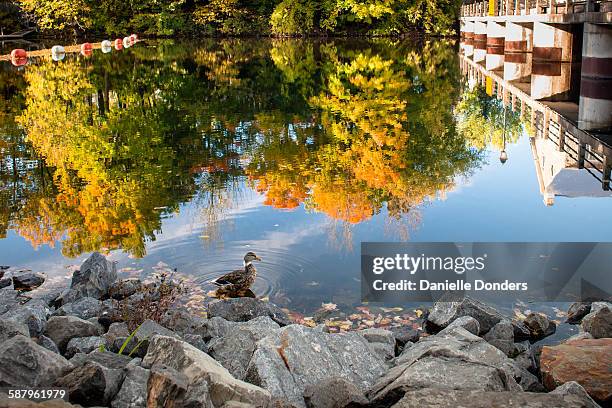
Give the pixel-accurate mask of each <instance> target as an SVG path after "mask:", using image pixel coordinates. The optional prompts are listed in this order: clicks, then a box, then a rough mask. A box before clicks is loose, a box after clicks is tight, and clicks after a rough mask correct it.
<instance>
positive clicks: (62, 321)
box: [45, 316, 102, 353]
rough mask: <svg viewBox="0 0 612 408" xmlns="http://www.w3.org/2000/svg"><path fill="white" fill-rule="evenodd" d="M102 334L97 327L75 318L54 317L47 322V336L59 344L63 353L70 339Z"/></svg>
mask: <svg viewBox="0 0 612 408" xmlns="http://www.w3.org/2000/svg"><path fill="white" fill-rule="evenodd" d="M100 334H102V333H101V332H100V331H99V328H98V327H97V326H96V325H94V324H93V323H91V322H88V321H87V320H83V319H79V318H78V317H75V316H53V317H51V318H50V319H49V320H48V321H47V328H46V330H45V335H46V336H48V337H49V338H51V340H53V341H54V342H55V344H57V347H58V348H59V349H60V351H61V352H62V353H64V352H65V351H66V346H68V342H69V341H70V339H72V338H74V337H90V336H99V335H100Z"/></svg>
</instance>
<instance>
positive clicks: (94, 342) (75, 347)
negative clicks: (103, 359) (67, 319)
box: [64, 336, 106, 358]
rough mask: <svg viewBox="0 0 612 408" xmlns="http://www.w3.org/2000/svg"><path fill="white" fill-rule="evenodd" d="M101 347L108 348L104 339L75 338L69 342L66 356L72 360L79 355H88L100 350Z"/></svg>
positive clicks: (94, 337) (95, 337)
mask: <svg viewBox="0 0 612 408" xmlns="http://www.w3.org/2000/svg"><path fill="white" fill-rule="evenodd" d="M100 346H104V347H106V341H105V340H104V339H103V338H102V337H99V336H90V337H73V338H71V339H70V341H69V342H68V345H67V346H66V353H65V354H64V355H65V356H66V358H72V357H73V356H74V355H75V354H77V353H83V354H88V353H91V352H92V351H94V350H98V349H100Z"/></svg>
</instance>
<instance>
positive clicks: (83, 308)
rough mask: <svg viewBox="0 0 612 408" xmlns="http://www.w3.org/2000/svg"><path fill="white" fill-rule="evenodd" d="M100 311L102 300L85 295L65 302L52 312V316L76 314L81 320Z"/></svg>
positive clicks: (95, 315) (96, 314)
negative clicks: (70, 301)
mask: <svg viewBox="0 0 612 408" xmlns="http://www.w3.org/2000/svg"><path fill="white" fill-rule="evenodd" d="M101 311H102V302H100V301H99V300H98V299H95V298H92V297H89V296H86V297H83V298H80V299H77V300H75V301H74V302H72V303H66V304H64V305H63V306H61V307H60V308H59V309H57V310H56V311H55V312H53V314H52V315H53V316H76V317H78V318H81V319H83V320H87V319H91V318H92V317H97V316H99V315H100V312H101Z"/></svg>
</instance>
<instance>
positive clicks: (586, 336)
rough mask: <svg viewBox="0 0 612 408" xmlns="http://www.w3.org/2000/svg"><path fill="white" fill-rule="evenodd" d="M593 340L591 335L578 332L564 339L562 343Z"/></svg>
mask: <svg viewBox="0 0 612 408" xmlns="http://www.w3.org/2000/svg"><path fill="white" fill-rule="evenodd" d="M592 338H594V337H593V335H592V334H591V333H587V332H580V333H577V334H574V335H573V336H571V337H568V338H567V339H565V341H564V343H567V342H570V341H574V340H583V339H592Z"/></svg>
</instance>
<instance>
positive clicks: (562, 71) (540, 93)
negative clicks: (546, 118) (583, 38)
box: [531, 23, 573, 101]
mask: <svg viewBox="0 0 612 408" xmlns="http://www.w3.org/2000/svg"><path fill="white" fill-rule="evenodd" d="M569 28H570V27H569V25H568V26H565V27H563V26H555V25H550V24H544V23H533V54H532V55H533V64H532V68H531V97H532V98H533V99H547V100H556V101H564V100H567V99H568V98H569V93H570V88H571V68H572V67H571V61H572V42H573V35H572V33H571V31H569Z"/></svg>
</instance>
